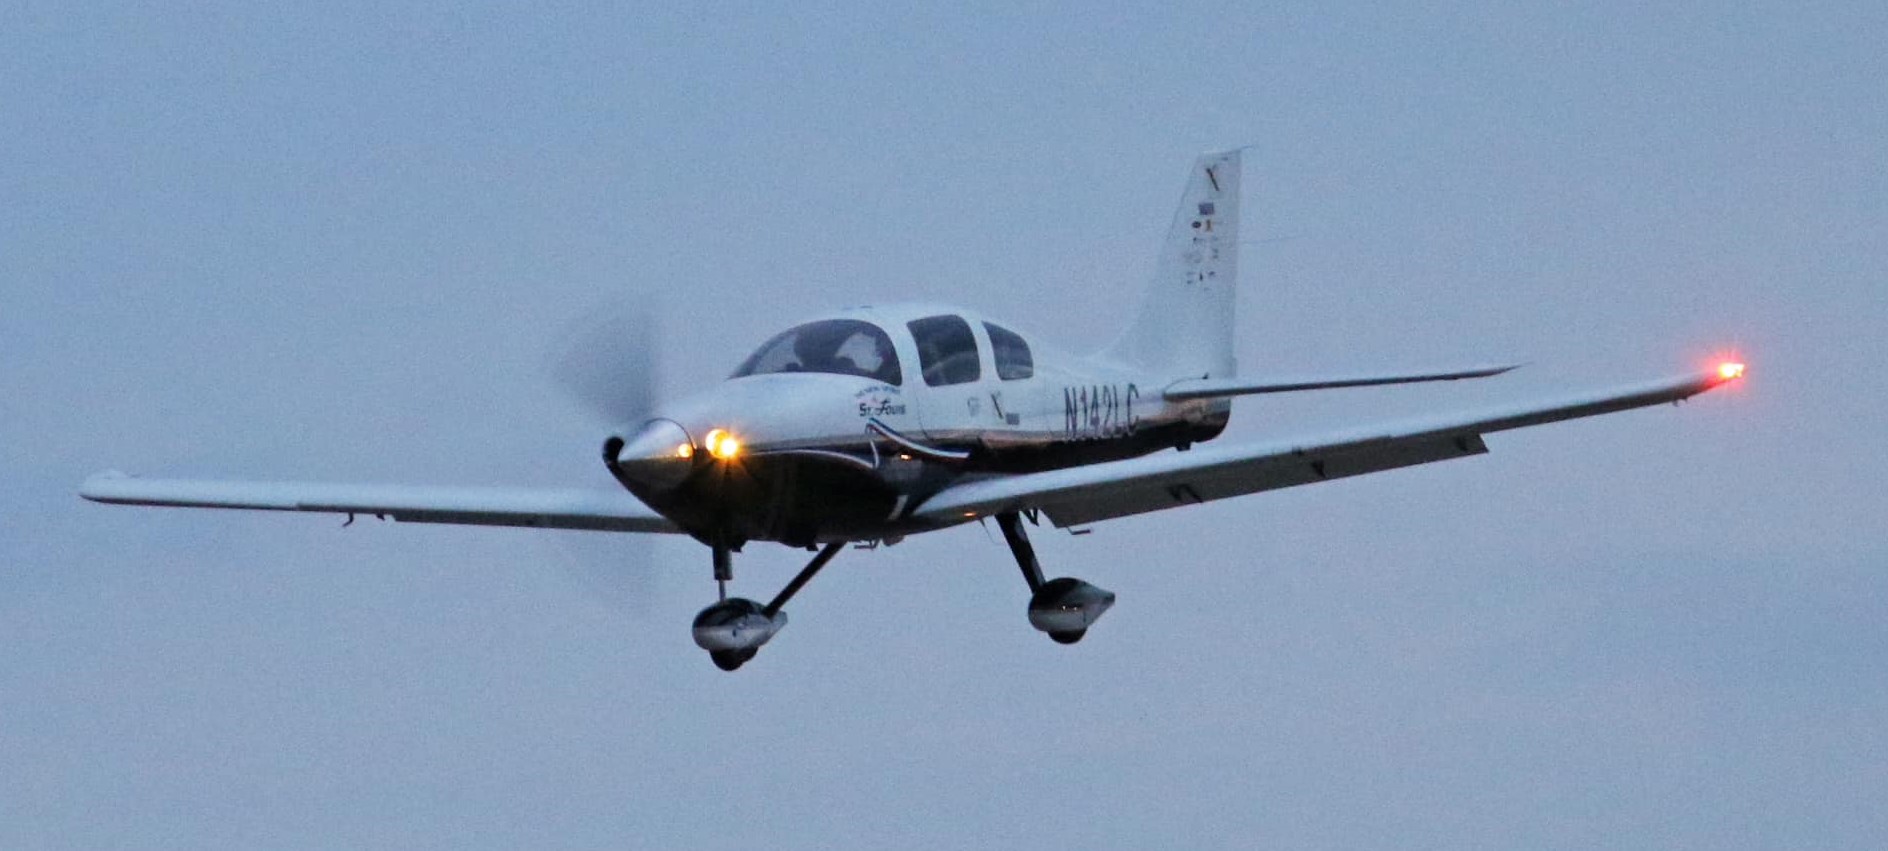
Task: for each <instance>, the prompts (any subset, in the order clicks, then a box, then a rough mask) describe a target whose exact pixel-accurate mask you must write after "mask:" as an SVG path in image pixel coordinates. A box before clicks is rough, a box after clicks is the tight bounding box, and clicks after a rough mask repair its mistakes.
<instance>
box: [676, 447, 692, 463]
mask: <svg viewBox="0 0 1888 851" xmlns="http://www.w3.org/2000/svg"><path fill="white" fill-rule="evenodd" d="M675 457H677V458H680V459H682V460H684V461H687V460H688V459H690V458H693V457H695V447H693V446H690V445H688V444H686V443H684V444H681V445H680V446H677V447H675Z"/></svg>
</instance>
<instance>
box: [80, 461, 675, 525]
mask: <svg viewBox="0 0 1888 851" xmlns="http://www.w3.org/2000/svg"><path fill="white" fill-rule="evenodd" d="M79 495H80V496H82V497H85V498H86V499H89V500H91V501H93V502H104V503H112V504H115V505H164V506H174V507H179V508H247V509H257V510H262V511H319V512H325V513H328V514H372V515H379V516H383V517H391V518H393V519H394V520H399V521H403V522H407V523H458V524H466V525H473V526H527V527H534V528H540V529H590V530H597V531H609V532H679V531H681V530H679V529H677V528H675V526H674V524H671V523H670V522H669V521H668V520H667V519H665V518H663V517H662V515H660V514H657V513H656V512H655V511H654V510H653V509H651V508H650V507H649V506H647V505H644V504H643V503H642V502H641V501H640V500H638V499H636V498H635V497H634V496H631V495H629V494H628V493H626V492H623V491H602V490H548V489H530V488H473V487H415V486H410V485H346V484H325V483H316V482H233V481H211V480H204V479H142V478H138V477H135V476H127V475H125V474H123V473H118V472H109V473H99V474H97V475H94V476H92V477H91V478H88V479H86V480H85V484H84V485H81V486H80V487H79Z"/></svg>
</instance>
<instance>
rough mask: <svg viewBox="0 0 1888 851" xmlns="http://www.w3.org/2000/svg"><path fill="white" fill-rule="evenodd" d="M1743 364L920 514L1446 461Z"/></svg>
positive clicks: (1075, 503) (1191, 492) (1705, 380)
mask: <svg viewBox="0 0 1888 851" xmlns="http://www.w3.org/2000/svg"><path fill="white" fill-rule="evenodd" d="M1742 375H1743V373H1742V369H1741V367H1739V369H1738V371H1737V372H1735V374H1733V373H1732V372H1730V371H1729V370H1728V369H1723V370H1714V371H1711V372H1706V373H1697V374H1691V375H1683V376H1677V377H1674V378H1669V379H1665V380H1663V381H1654V382H1649V383H1646V384H1641V385H1637V386H1633V387H1625V388H1619V389H1615V390H1611V391H1606V392H1602V393H1597V394H1590V395H1587V396H1581V397H1576V398H1571V399H1567V400H1563V401H1560V402H1555V403H1549V404H1544V405H1533V406H1525V407H1515V408H1509V409H1501V410H1491V411H1486V412H1482V413H1480V414H1471V415H1464V416H1457V417H1450V418H1438V419H1434V420H1427V421H1419V422H1412V423H1409V424H1406V425H1401V426H1391V427H1383V428H1375V429H1370V430H1359V431H1356V432H1351V433H1346V434H1339V435H1331V436H1325V437H1319V438H1314V439H1309V440H1294V441H1280V442H1275V443H1259V444H1246V445H1238V446H1225V447H1202V448H1197V449H1194V450H1193V451H1191V452H1184V453H1162V454H1158V455H1149V456H1146V457H1143V458H1135V459H1131V460H1127V461H1114V462H1110V463H1105V464H1095V465H1091V466H1087V467H1074V468H1069V469H1064V470H1052V471H1048V472H1042V473H1027V474H1023V475H1016V476H1006V477H1000V478H990V479H982V480H979V481H975V482H966V483H964V484H959V485H953V486H951V487H948V488H945V489H944V490H942V491H940V492H939V493H938V494H937V495H935V496H933V497H932V498H931V499H929V500H927V501H925V503H924V504H922V505H920V506H918V508H917V509H916V510H915V511H914V512H913V516H914V517H916V518H919V519H926V520H932V521H936V522H939V523H946V524H947V523H957V522H962V521H963V520H964V519H967V518H972V517H981V516H985V515H989V514H995V513H998V512H1004V511H1020V510H1032V509H1037V510H1041V511H1042V512H1043V513H1045V514H1047V515H1049V519H1050V520H1051V521H1052V522H1054V523H1055V525H1057V526H1076V525H1081V524H1085V523H1092V522H1094V521H1097V520H1107V519H1110V518H1114V517H1124V516H1127V515H1130V514H1140V513H1143V512H1147V511H1158V510H1160V509H1163V508H1174V507H1176V506H1181V505H1190V504H1193V503H1198V502H1207V501H1210V500H1215V499H1224V498H1226V497H1231V496H1241V495H1244V494H1250V493H1258V492H1260V491H1267V490H1276V489H1278V488H1287V487H1292V486H1294V485H1304V484H1311V483H1313V482H1322V481H1327V480H1330V479H1338V478H1344V477H1347V476H1356V475H1361V474H1364V473H1375V472H1379V471H1382V470H1392V469H1395V468H1398V467H1407V466H1411V465H1415V464H1427V463H1430V462H1432V461H1446V460H1448V459H1451V458H1462V457H1466V456H1469V455H1480V454H1483V453H1485V452H1487V451H1488V446H1487V445H1486V444H1485V443H1483V442H1482V435H1485V434H1488V433H1490V432H1497V431H1506V430H1508V429H1514V428H1523V427H1526V426H1534V425H1543V424H1546V423H1552V422H1559V421H1561V420H1571V419H1577V418H1580V417H1591V416H1597V415H1599V414H1610V413H1613V412H1615V411H1624V410H1629V409H1632V408H1640V407H1645V406H1647V405H1657V404H1661V403H1664V402H1677V401H1680V400H1683V399H1687V398H1690V397H1692V396H1695V395H1697V394H1699V393H1703V392H1705V391H1707V390H1710V389H1712V388H1714V387H1717V386H1719V385H1721V384H1724V383H1726V382H1729V381H1734V380H1736V379H1738V378H1740V377H1742Z"/></svg>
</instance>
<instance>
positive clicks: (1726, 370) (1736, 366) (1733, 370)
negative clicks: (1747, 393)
mask: <svg viewBox="0 0 1888 851" xmlns="http://www.w3.org/2000/svg"><path fill="white" fill-rule="evenodd" d="M1743 377H1744V365H1743V364H1741V363H1736V362H1734V361H1725V362H1724V363H1721V364H1718V380H1719V381H1730V380H1731V379H1733V378H1743Z"/></svg>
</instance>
